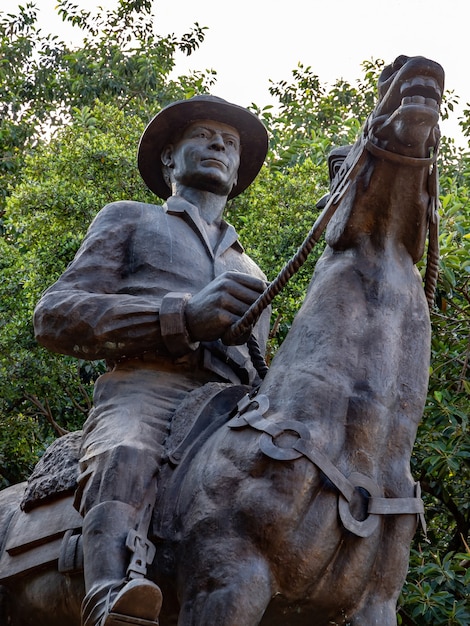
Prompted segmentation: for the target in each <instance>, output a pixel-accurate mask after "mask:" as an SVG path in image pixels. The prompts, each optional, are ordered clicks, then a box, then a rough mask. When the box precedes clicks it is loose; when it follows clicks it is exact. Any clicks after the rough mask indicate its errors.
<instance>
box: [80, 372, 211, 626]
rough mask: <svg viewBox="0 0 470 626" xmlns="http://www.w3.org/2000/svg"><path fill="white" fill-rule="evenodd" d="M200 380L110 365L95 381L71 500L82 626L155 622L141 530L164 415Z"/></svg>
mask: <svg viewBox="0 0 470 626" xmlns="http://www.w3.org/2000/svg"><path fill="white" fill-rule="evenodd" d="M198 386H201V383H200V382H199V381H197V380H193V379H191V378H187V377H185V376H180V377H178V376H175V374H174V373H173V374H172V375H171V376H170V375H167V374H162V373H160V372H156V371H155V370H145V369H143V370H139V371H137V370H132V369H131V370H124V371H122V370H121V371H114V372H111V373H109V374H105V375H104V376H102V377H100V379H98V381H97V382H96V384H95V396H94V408H93V410H92V412H91V413H90V416H89V418H88V420H87V422H86V424H85V427H84V441H83V446H82V459H81V462H80V468H81V475H80V478H79V487H78V490H77V494H76V503H75V505H76V507H77V508H78V509H79V511H80V513H82V515H83V516H84V524H83V551H84V569H85V589H86V597H85V600H84V603H83V608H82V620H83V626H124V625H126V626H129V625H130V624H134V625H137V626H155V625H157V624H158V619H157V618H158V613H159V610H160V606H161V600H162V598H161V592H160V589H159V587H158V586H157V585H155V584H154V583H152V582H150V581H147V580H145V574H146V565H147V564H148V562H149V561H150V560H152V554H151V551H152V549H153V546H152V545H151V544H149V542H148V539H147V533H148V528H149V524H150V517H151V512H152V509H153V505H154V502H155V495H156V487H157V475H158V469H159V467H160V464H161V459H162V455H163V452H164V448H163V443H164V441H165V438H166V436H167V434H168V429H169V423H170V421H171V418H172V416H173V413H174V411H175V409H176V407H177V406H178V405H179V404H180V402H181V401H182V400H183V399H184V398H185V397H186V396H187V394H188V393H189V392H190V391H191V390H192V389H194V388H196V387H198ZM149 551H150V552H149ZM126 618H127V619H126Z"/></svg>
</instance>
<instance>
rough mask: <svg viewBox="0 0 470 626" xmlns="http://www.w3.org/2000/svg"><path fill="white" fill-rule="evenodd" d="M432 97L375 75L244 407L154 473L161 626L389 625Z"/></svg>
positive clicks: (409, 482) (415, 340)
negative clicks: (310, 262)
mask: <svg viewBox="0 0 470 626" xmlns="http://www.w3.org/2000/svg"><path fill="white" fill-rule="evenodd" d="M442 89H443V72H442V69H441V68H440V66H438V65H437V64H435V63H433V62H431V61H428V60H426V59H423V58H421V57H415V58H412V59H408V58H406V57H400V58H399V59H397V61H396V62H395V64H394V65H393V66H390V67H389V68H386V70H384V73H383V74H382V77H381V80H380V81H379V94H380V95H381V98H380V100H379V103H378V105H377V107H376V109H375V111H374V113H373V114H372V115H371V117H370V119H369V121H368V122H367V124H366V127H365V130H364V133H363V135H361V137H360V138H359V140H358V142H357V144H356V145H355V146H354V147H353V148H352V149H351V151H350V153H349V155H348V157H347V158H346V161H345V163H344V164H343V166H342V168H341V170H340V171H339V173H338V175H337V177H336V179H335V180H336V183H335V182H333V189H332V193H333V194H334V193H337V194H338V201H337V203H338V209H337V211H336V213H335V215H334V217H333V219H332V220H331V222H330V224H329V226H328V230H327V234H326V237H327V243H328V246H327V248H326V250H325V252H324V254H323V256H322V258H321V259H320V261H319V262H318V263H317V267H316V269H315V273H314V276H313V278H312V282H311V284H310V286H309V289H308V293H307V296H306V299H305V301H304V304H303V305H302V308H301V310H300V311H299V313H298V314H297V316H296V318H295V320H294V323H293V326H292V329H291V331H290V332H289V334H288V336H287V338H286V340H285V341H284V343H283V345H282V346H281V348H280V350H279V352H278V354H277V355H276V357H275V359H274V361H273V363H272V366H271V368H270V371H269V372H268V374H267V376H266V378H265V380H264V381H263V383H262V385H261V387H260V389H259V391H258V393H257V395H256V396H255V397H253V398H247V399H244V400H242V401H241V402H240V403H239V411H238V413H237V414H236V415H235V417H232V419H231V420H230V421H229V423H228V426H227V425H224V426H223V427H222V428H219V429H218V430H217V431H216V432H215V434H213V435H212V436H211V437H209V439H208V440H207V441H206V442H205V443H204V444H203V445H202V447H201V449H200V450H199V451H198V452H197V453H195V454H192V455H191V456H190V457H188V458H187V459H186V460H185V461H184V462H183V463H182V464H181V465H180V467H179V469H177V470H176V471H175V470H173V469H171V467H170V466H167V467H165V468H164V469H163V470H162V484H163V485H164V487H163V488H162V489H161V490H160V495H159V500H158V501H157V505H156V519H155V524H154V532H155V536H156V543H157V558H156V560H155V564H154V566H153V567H152V569H151V572H150V573H151V575H152V576H155V578H156V579H157V580H158V582H159V584H160V583H161V585H162V588H163V590H164V596H165V602H164V606H163V610H162V615H161V620H160V623H161V625H162V626H172V625H174V624H176V622H177V623H178V626H202V624H204V626H210V625H213V626H241V625H243V626H257V625H261V626H278V625H279V626H280V624H283V625H288V626H307V624H308V626H327V624H338V625H339V624H352V625H353V626H374V625H376V626H378V625H379V624H380V626H395V625H396V617H395V611H396V601H397V598H398V595H399V592H400V590H401V587H402V585H403V582H404V579H405V576H406V570H407V564H408V555H409V546H410V542H411V539H412V536H413V534H414V532H415V530H416V524H417V515H416V511H415V509H414V508H413V507H414V502H415V500H416V485H415V483H414V481H413V479H412V476H411V473H410V457H411V450H412V446H413V443H414V440H415V436H416V429H417V426H418V423H419V420H420V418H421V415H422V411H423V407H424V402H425V398H426V391H427V382H428V379H427V377H428V370H429V352H430V349H429V344H430V322H429V313H428V307H427V303H426V299H425V296H424V291H423V288H422V281H421V278H420V275H419V273H418V271H417V270H416V268H415V266H414V263H415V262H416V261H417V260H418V259H419V258H420V257H421V256H422V253H423V250H424V245H425V237H426V230H427V225H428V221H429V219H430V211H429V207H430V201H431V196H432V192H431V191H430V185H429V180H430V176H429V172H430V165H429V158H428V156H429V151H430V149H432V147H433V146H434V144H435V133H436V129H437V119H438V104H439V103H440V97H441V94H442ZM371 142H372V144H373V145H370V144H371ZM397 155H398V156H397ZM348 172H349V173H350V174H351V172H353V175H350V177H349V179H348V177H347V176H345V174H348ZM345 180H346V183H347V184H344V181H345ZM335 185H336V186H335ZM228 408H230V407H228ZM348 490H349V491H348ZM348 493H349V495H348ZM402 502H403V503H404V504H403V506H402V509H400V506H401V503H402ZM410 502H412V503H411V504H409V503H410ZM389 503H390V504H389ZM374 506H375V507H378V508H377V509H376V511H378V512H374V511H375V509H374ZM381 507H382V508H381ZM387 507H389V508H387ZM390 507H391V508H390ZM397 507H398V508H397ZM407 507H408V508H407ZM410 507H411V508H410ZM397 511H399V512H398V513H397ZM384 512H385V513H387V512H389V513H390V514H384ZM77 588H78V587H77V585H75V587H74V589H75V591H74V592H73V593H72V592H70V593H71V597H72V596H73V597H75V596H74V594H75V595H78V596H79V595H80V592H79V591H78V592H77V591H76V590H77ZM22 589H24V590H25V592H26V590H27V585H23V587H22ZM74 610H75V609H74ZM28 623H29V622H22V621H18V622H17V623H12V625H13V626H23V625H26V624H28ZM31 623H33V622H31ZM34 623H35V624H36V626H42V622H41V621H40V620H39V621H38V620H37V619H36V620H34ZM78 623H79V621H78V617H77V621H76V622H73V621H70V624H71V626H72V625H73V624H78ZM49 624H51V622H50V621H49Z"/></svg>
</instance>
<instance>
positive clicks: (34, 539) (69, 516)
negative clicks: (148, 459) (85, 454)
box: [0, 382, 249, 584]
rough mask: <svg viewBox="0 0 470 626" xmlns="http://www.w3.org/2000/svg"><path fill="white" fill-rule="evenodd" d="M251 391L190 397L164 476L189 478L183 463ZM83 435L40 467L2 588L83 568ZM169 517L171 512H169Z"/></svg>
mask: <svg viewBox="0 0 470 626" xmlns="http://www.w3.org/2000/svg"><path fill="white" fill-rule="evenodd" d="M248 390H249V387H247V386H246V385H233V384H230V383H215V382H212V383H207V384H206V385H204V386H203V387H201V388H200V389H196V390H195V391H193V392H192V393H191V394H189V396H188V397H187V398H186V399H185V400H184V401H183V402H182V403H181V405H180V406H179V407H178V409H177V410H176V411H175V414H174V416H173V419H172V424H171V428H170V434H169V436H168V438H167V442H166V445H165V448H166V459H165V463H164V468H162V472H164V471H169V472H171V473H173V472H178V473H181V474H183V473H184V465H185V464H184V463H183V462H182V461H183V460H185V459H186V458H189V457H190V456H192V455H193V454H195V453H196V451H197V450H198V449H199V448H200V446H201V445H202V444H203V442H204V441H206V440H207V439H208V438H209V436H210V435H211V434H212V433H213V432H214V431H215V430H217V428H219V427H220V426H221V425H223V423H224V422H226V421H228V419H229V418H230V417H231V415H232V413H233V410H234V409H235V408H236V406H237V403H238V402H239V400H240V399H241V398H242V397H243V396H244V395H245V394H246V393H247V391H248ZM81 436H82V433H81V431H77V432H74V433H70V434H67V435H64V436H63V437H61V438H59V439H57V440H56V441H55V442H54V443H53V444H52V445H51V446H50V447H49V448H48V449H47V450H46V452H45V454H44V456H43V457H42V458H41V460H40V461H39V462H38V464H37V465H36V467H35V468H34V471H33V473H32V474H31V477H30V478H29V480H28V483H27V485H26V488H25V491H24V495H23V498H22V500H21V504H20V506H19V508H18V509H17V510H16V511H15V512H14V513H13V515H12V517H11V520H10V523H9V525H8V529H7V531H6V538H5V540H4V543H3V545H4V549H3V550H2V553H1V555H0V584H1V583H2V582H6V581H8V580H9V579H12V578H15V577H18V576H22V575H25V574H27V573H30V572H32V571H34V570H36V569H39V568H42V567H46V566H48V565H55V566H57V568H58V571H59V572H61V573H64V574H65V573H67V574H72V573H76V572H80V571H81V570H82V569H83V553H82V547H81V527H82V521H83V520H82V517H81V515H80V514H79V513H78V512H77V511H76V510H75V509H74V508H73V494H74V492H75V489H76V486H77V477H78V459H79V456H80V445H81ZM165 466H166V467H165ZM179 466H181V470H183V471H180V470H179ZM183 478H184V476H181V477H180V478H179V479H178V480H180V481H181V480H183ZM163 482H164V481H163ZM169 509H171V505H169ZM165 511H166V510H165ZM169 514H170V515H171V511H170V510H168V511H166V515H169ZM164 517H165V516H164ZM159 518H160V520H161V519H162V517H161V516H159Z"/></svg>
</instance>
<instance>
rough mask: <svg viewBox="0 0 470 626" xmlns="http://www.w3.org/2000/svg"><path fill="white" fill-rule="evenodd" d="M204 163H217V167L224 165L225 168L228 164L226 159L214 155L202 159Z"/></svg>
mask: <svg viewBox="0 0 470 626" xmlns="http://www.w3.org/2000/svg"><path fill="white" fill-rule="evenodd" d="M201 162H202V163H204V164H206V165H215V166H216V167H221V166H222V167H223V168H224V169H227V167H228V165H227V163H225V162H224V161H221V160H220V159H214V157H210V158H207V159H202V161H201Z"/></svg>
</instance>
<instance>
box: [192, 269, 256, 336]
mask: <svg viewBox="0 0 470 626" xmlns="http://www.w3.org/2000/svg"><path fill="white" fill-rule="evenodd" d="M265 287H266V283H265V282H264V281H263V280H261V279H260V278H256V277H255V276H251V275H250V274H243V273H241V272H225V273H224V274H221V275H220V276H218V277H217V278H216V279H214V280H213V281H212V282H210V283H209V284H208V285H207V286H206V287H204V289H202V290H201V291H200V292H199V293H197V294H195V295H194V296H192V298H190V300H189V301H188V302H187V304H186V310H185V315H186V326H187V329H188V332H189V334H190V336H191V339H192V340H193V341H214V340H216V339H220V338H221V337H222V336H223V335H224V333H225V332H226V331H227V330H228V329H229V328H230V327H231V326H232V325H233V324H234V323H235V322H237V321H238V320H239V319H240V318H241V317H242V316H243V314H244V313H245V312H246V311H247V310H248V308H249V307H250V305H251V304H253V302H254V301H255V300H256V299H257V298H258V296H259V295H260V294H262V293H263V291H264V289H265ZM244 340H246V337H245V338H242V340H241V343H244Z"/></svg>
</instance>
